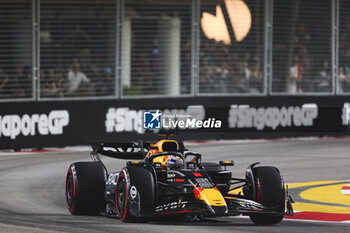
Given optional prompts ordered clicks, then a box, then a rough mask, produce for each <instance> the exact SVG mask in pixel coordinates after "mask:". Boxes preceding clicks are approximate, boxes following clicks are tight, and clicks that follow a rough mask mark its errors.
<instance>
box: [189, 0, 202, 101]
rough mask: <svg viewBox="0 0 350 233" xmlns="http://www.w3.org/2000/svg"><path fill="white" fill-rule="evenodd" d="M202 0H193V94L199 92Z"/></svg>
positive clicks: (195, 94)
mask: <svg viewBox="0 0 350 233" xmlns="http://www.w3.org/2000/svg"><path fill="white" fill-rule="evenodd" d="M199 32H200V0H192V39H191V95H193V96H197V95H198V92H199V82H198V80H199V52H200V47H199V46H200V38H199Z"/></svg>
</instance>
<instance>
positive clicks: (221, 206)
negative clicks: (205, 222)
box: [194, 187, 228, 215]
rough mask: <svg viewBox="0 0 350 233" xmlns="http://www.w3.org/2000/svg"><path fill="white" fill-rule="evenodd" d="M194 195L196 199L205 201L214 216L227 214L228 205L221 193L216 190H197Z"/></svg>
mask: <svg viewBox="0 0 350 233" xmlns="http://www.w3.org/2000/svg"><path fill="white" fill-rule="evenodd" d="M194 194H195V197H196V199H198V200H201V201H204V202H205V204H207V206H208V209H209V210H210V212H212V213H213V214H219V215H221V214H225V213H227V211H228V210H227V205H226V202H225V199H224V197H223V196H222V194H221V193H220V191H219V190H218V189H217V188H216V187H215V188H195V189H194Z"/></svg>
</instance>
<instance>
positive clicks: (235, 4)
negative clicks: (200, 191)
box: [0, 0, 350, 101]
mask: <svg viewBox="0 0 350 233" xmlns="http://www.w3.org/2000/svg"><path fill="white" fill-rule="evenodd" d="M348 9H350V2H349V1H346V0H322V1H313V0H303V1H300V0H296V1H288V0H278V1H273V0H265V1H263V0H244V1H243V0H223V1H221V0H201V1H200V0H192V1H191V0H138V1H136V0H124V1H123V0H69V1H68V0H0V51H1V53H0V101H14V100H21V101H24V100H31V101H32V100H52V99H60V100H72V99H87V98H89V99H91V98H92V99H100V98H110V99H119V98H129V97H132V98H143V97H145V96H149V97H165V96H166V97H169V96H171V97H181V96H222V95H225V96H227V95H233V96H235V95H238V96H241V95H242V96H247V95H254V96H262V97H263V96H266V95H344V94H345V95H346V94H350V46H349V43H350V40H348V39H347V38H348V37H349V33H350V16H348V14H347V13H346V12H347V10H348Z"/></svg>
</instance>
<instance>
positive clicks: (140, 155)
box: [91, 142, 150, 160]
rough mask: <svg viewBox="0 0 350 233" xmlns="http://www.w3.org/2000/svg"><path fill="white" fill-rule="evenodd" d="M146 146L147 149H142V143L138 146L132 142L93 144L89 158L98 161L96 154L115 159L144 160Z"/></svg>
mask: <svg viewBox="0 0 350 233" xmlns="http://www.w3.org/2000/svg"><path fill="white" fill-rule="evenodd" d="M146 146H147V148H145V147H144V144H143V143H142V142H139V143H138V144H136V143H133V142H117V143H93V144H92V145H91V147H92V152H91V157H93V159H94V160H100V159H99V158H98V155H97V153H98V154H101V155H104V156H108V157H111V158H116V159H126V160H141V159H144V157H145V155H146V154H147V152H148V149H149V148H150V146H149V145H146ZM96 155H97V157H96Z"/></svg>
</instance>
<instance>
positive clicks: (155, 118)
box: [143, 110, 162, 129]
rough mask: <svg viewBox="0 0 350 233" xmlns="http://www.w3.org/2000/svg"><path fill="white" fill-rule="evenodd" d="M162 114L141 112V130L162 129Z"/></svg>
mask: <svg viewBox="0 0 350 233" xmlns="http://www.w3.org/2000/svg"><path fill="white" fill-rule="evenodd" d="M161 121H162V113H161V112H160V111H159V110H157V111H144V112H143V128H144V129H160V128H161V127H162V124H161Z"/></svg>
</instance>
